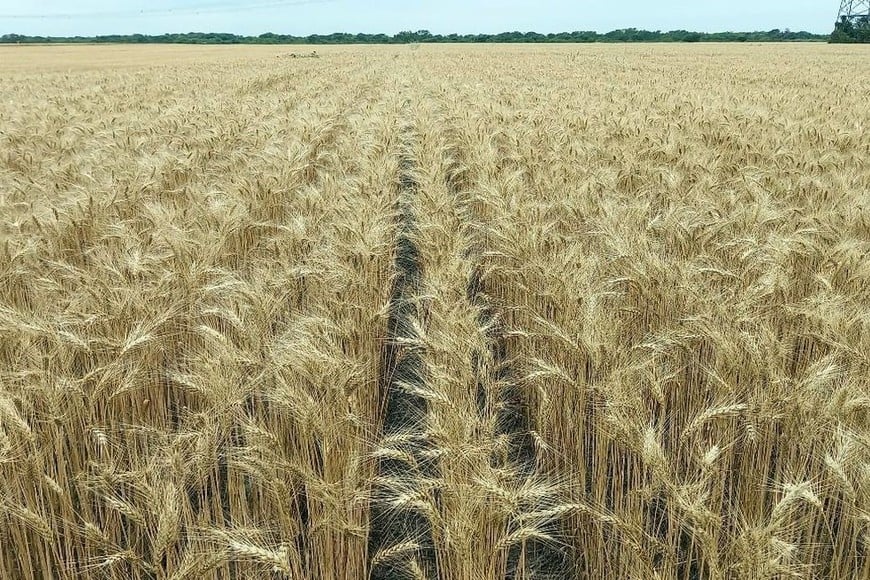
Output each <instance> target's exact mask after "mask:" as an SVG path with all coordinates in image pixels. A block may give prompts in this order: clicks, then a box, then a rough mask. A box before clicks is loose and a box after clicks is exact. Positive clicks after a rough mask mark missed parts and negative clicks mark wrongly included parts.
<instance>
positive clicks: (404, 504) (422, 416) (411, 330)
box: [369, 101, 438, 580]
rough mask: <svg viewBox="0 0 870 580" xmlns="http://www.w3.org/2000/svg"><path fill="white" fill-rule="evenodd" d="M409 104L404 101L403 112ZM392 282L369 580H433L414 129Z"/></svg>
mask: <svg viewBox="0 0 870 580" xmlns="http://www.w3.org/2000/svg"><path fill="white" fill-rule="evenodd" d="M409 106H410V102H409V101H405V103H404V104H403V107H402V108H403V110H404V111H407V109H408V108H409ZM401 133H402V149H403V152H402V154H401V158H400V160H399V175H398V187H399V195H398V207H397V237H396V247H395V271H396V273H395V279H394V281H393V288H392V292H391V297H390V303H389V313H388V319H387V340H386V342H385V344H384V347H383V351H382V355H381V372H380V384H379V389H380V391H381V398H382V400H383V401H384V413H383V417H384V419H383V427H382V437H381V441H380V445H379V448H378V450H377V451H376V456H377V460H378V468H377V473H378V475H377V478H376V481H375V483H374V485H373V488H372V495H373V501H372V504H371V505H372V508H371V509H372V514H371V529H370V532H369V559H370V562H369V564H370V578H372V579H373V580H402V579H404V578H408V579H415V580H418V579H420V578H431V579H434V578H437V577H438V573H437V565H436V556H435V548H434V544H433V541H432V529H431V520H430V518H429V515H428V513H427V509H426V506H427V505H431V502H429V503H427V502H425V501H422V500H421V498H423V497H426V496H427V495H428V494H432V493H435V491H434V488H433V487H431V486H428V485H427V484H428V483H430V482H433V481H435V480H436V477H437V467H436V463H435V460H434V459H433V457H432V455H431V453H429V454H427V451H428V450H429V444H428V439H427V434H426V413H427V407H428V406H427V402H426V399H425V398H424V397H422V396H421V395H420V394H419V393H421V392H422V391H423V386H424V383H425V380H426V377H425V371H424V366H425V365H424V362H423V355H422V348H423V345H422V332H421V330H422V328H421V325H422V322H421V320H422V318H423V316H422V314H423V313H422V312H421V306H420V304H419V302H418V300H417V298H418V297H419V296H420V294H421V289H422V278H423V272H422V260H421V257H420V250H419V248H418V245H417V242H416V237H417V235H416V234H417V224H416V216H415V211H414V208H415V206H416V198H417V194H418V184H417V179H416V177H415V171H416V168H417V164H416V160H415V158H414V153H413V151H414V142H415V139H416V137H415V133H414V127H413V125H411V124H407V125H405V126H404V127H403V128H402V129H401Z"/></svg>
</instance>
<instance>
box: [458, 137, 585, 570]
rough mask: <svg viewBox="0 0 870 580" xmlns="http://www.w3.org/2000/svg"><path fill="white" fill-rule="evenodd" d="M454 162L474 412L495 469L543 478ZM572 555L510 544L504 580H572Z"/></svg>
mask: <svg viewBox="0 0 870 580" xmlns="http://www.w3.org/2000/svg"><path fill="white" fill-rule="evenodd" d="M452 153H453V163H452V168H451V171H450V172H449V174H448V176H447V183H446V185H447V188H448V191H449V192H450V194H451V197H452V198H453V200H454V203H455V204H456V207H457V209H458V214H459V215H461V216H463V219H464V222H465V226H464V227H463V228H462V232H463V235H464V236H465V237H466V248H467V250H466V251H467V258H468V259H469V260H470V261H471V263H472V274H471V276H470V278H469V281H468V285H467V287H466V298H467V300H468V301H469V302H470V303H471V304H472V305H473V306H474V307H476V309H477V310H478V313H479V314H478V325H479V327H480V328H481V330H482V332H483V333H484V337H485V341H486V344H487V347H488V352H487V353H486V354H485V356H486V357H488V358H489V361H490V364H488V365H487V364H483V362H482V359H483V358H484V357H483V356H475V357H474V358H473V359H472V361H471V365H472V372H473V375H474V377H475V380H476V394H477V406H478V412H479V413H480V414H481V415H484V414H487V413H492V412H494V413H495V417H496V428H495V432H494V433H493V436H494V437H495V439H496V440H497V441H498V440H501V441H502V445H501V446H500V447H501V452H499V453H494V454H493V456H492V457H491V462H492V464H493V465H494V466H498V467H500V468H504V469H508V470H510V471H512V472H513V473H515V474H516V478H517V479H518V480H519V481H522V480H533V479H536V478H537V479H539V480H540V479H542V477H541V474H539V473H538V469H537V463H538V461H537V454H538V453H537V445H536V442H535V434H534V427H533V425H532V423H531V420H530V417H531V416H532V413H531V409H530V405H531V403H530V401H529V400H528V398H527V396H526V393H525V392H524V389H523V387H522V385H520V384H519V381H518V380H517V373H516V371H515V369H514V367H513V364H512V362H511V361H512V357H511V354H510V352H509V349H508V340H507V330H506V328H505V326H504V321H503V317H502V315H501V312H500V309H499V307H498V305H497V304H496V303H495V301H494V300H493V299H492V298H491V295H490V293H489V292H488V282H487V280H486V272H485V265H484V254H485V252H486V251H487V250H488V247H487V246H488V242H487V233H486V225H485V218H484V216H482V215H480V212H479V211H478V210H477V209H476V208H475V203H474V200H473V196H472V193H471V192H472V191H473V184H471V183H468V182H467V176H466V171H465V170H464V169H463V167H464V165H465V163H464V159H463V154H462V153H463V152H462V151H461V149H460V148H459V147H455V148H454V149H453V151H452ZM557 504H558V498H555V497H549V498H543V499H542V498H536V499H535V500H533V501H532V502H530V503H529V505H523V506H520V510H519V511H520V515H529V514H532V513H535V512H541V513H543V512H546V511H548V510H550V511H552V510H553V508H555V507H556V506H557ZM523 525H524V524H523V523H522V522H521V521H520V518H517V519H516V521H514V522H512V526H511V529H510V533H516V532H519V531H520V530H521V528H522V527H523ZM562 526H563V523H562V522H561V521H559V519H558V518H553V519H551V521H548V522H547V523H545V524H543V523H542V524H539V525H538V526H536V528H537V529H538V531H541V532H543V533H544V534H545V535H547V536H549V537H551V538H554V539H555V540H558V538H560V537H561V536H562V535H563V532H562ZM571 560H572V558H571V554H570V553H569V552H568V551H567V550H566V549H565V548H564V546H560V545H559V544H558V543H557V542H555V541H554V542H550V541H544V540H541V539H539V538H537V537H532V538H529V539H527V540H525V541H524V542H522V543H520V544H512V545H511V547H510V548H509V553H508V569H507V574H506V577H505V578H506V580H513V579H515V578H535V579H539V578H540V579H548V578H551V579H567V578H571V577H572V572H571V570H572V564H571Z"/></svg>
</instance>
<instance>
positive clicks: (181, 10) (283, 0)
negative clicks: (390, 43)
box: [0, 0, 338, 20]
mask: <svg viewBox="0 0 870 580" xmlns="http://www.w3.org/2000/svg"><path fill="white" fill-rule="evenodd" d="M337 1H338V0H265V1H255V2H251V3H245V4H240V3H239V2H205V3H201V4H196V5H188V6H177V7H166V8H142V9H140V10H135V9H133V10H95V11H90V12H48V13H44V14H20V13H19V14H0V20H5V19H9V20H49V19H57V20H61V19H78V18H125V17H134V16H172V15H176V14H217V13H222V12H223V13H232V12H246V11H249V10H262V9H264V8H281V7H289V6H305V5H311V4H327V3H332V2H337Z"/></svg>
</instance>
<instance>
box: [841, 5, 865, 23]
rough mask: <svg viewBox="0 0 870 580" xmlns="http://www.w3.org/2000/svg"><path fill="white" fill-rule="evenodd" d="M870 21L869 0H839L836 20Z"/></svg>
mask: <svg viewBox="0 0 870 580" xmlns="http://www.w3.org/2000/svg"><path fill="white" fill-rule="evenodd" d="M844 21H847V22H851V23H852V24H857V23H858V22H860V21H870V0H840V14H839V15H837V22H844Z"/></svg>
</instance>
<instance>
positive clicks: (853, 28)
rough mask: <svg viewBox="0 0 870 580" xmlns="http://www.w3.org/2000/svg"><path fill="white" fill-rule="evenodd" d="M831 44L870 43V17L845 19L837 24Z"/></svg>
mask: <svg viewBox="0 0 870 580" xmlns="http://www.w3.org/2000/svg"><path fill="white" fill-rule="evenodd" d="M831 42H834V43H838V44H842V43H859V42H860V43H870V17H868V16H864V17H863V18H858V19H856V20H849V19H848V18H843V19H842V20H840V22H837V25H836V27H835V28H834V32H833V33H832V34H831Z"/></svg>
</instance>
